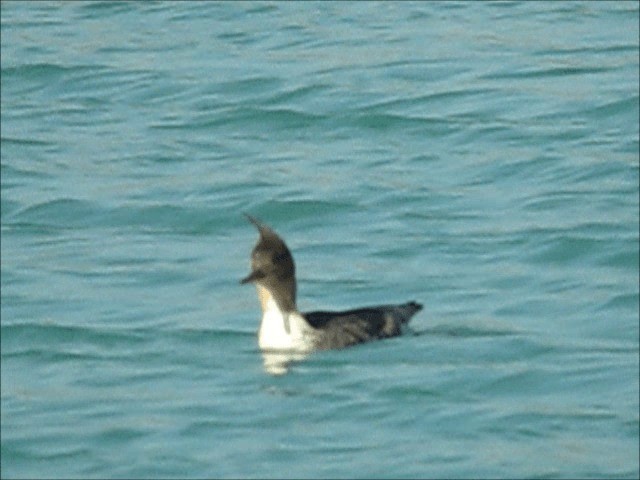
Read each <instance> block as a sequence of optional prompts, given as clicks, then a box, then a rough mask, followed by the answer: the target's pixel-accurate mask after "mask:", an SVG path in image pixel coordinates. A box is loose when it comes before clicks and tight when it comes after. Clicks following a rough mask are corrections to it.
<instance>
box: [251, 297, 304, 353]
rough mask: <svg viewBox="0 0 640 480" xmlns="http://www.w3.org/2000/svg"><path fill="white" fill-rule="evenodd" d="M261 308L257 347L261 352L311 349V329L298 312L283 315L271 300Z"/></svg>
mask: <svg viewBox="0 0 640 480" xmlns="http://www.w3.org/2000/svg"><path fill="white" fill-rule="evenodd" d="M263 307H264V308H263V312H262V322H260V330H259V331H258V345H259V346H260V348H261V349H262V350H296V351H302V352H306V351H309V350H311V349H312V348H313V345H312V343H311V337H310V335H311V334H312V327H311V326H309V324H308V323H307V321H306V320H305V319H304V318H302V316H301V315H300V314H299V313H298V312H290V313H287V314H283V313H282V312H281V311H280V309H279V308H278V305H277V304H276V302H275V301H274V300H273V298H269V299H268V301H266V302H265V304H263Z"/></svg>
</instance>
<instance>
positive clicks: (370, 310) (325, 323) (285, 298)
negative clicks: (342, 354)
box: [240, 215, 422, 352]
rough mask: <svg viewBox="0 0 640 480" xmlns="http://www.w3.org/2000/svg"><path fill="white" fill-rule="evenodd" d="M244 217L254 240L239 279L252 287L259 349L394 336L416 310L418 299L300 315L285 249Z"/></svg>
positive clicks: (309, 347) (323, 346)
mask: <svg viewBox="0 0 640 480" xmlns="http://www.w3.org/2000/svg"><path fill="white" fill-rule="evenodd" d="M246 217H247V218H248V219H249V221H250V222H251V223H253V225H255V226H256V228H257V229H258V232H259V233H260V238H259V239H258V243H257V244H256V246H255V247H254V249H253V251H252V252H251V273H250V274H249V275H248V276H247V277H246V278H244V279H242V280H241V281H240V283H241V284H246V283H253V284H255V286H256V289H257V291H258V298H259V299H260V305H261V307H262V320H261V322H260V328H259V330H258V345H259V346H260V349H261V350H263V351H297V352H312V351H316V350H328V349H335V348H343V347H348V346H351V345H355V344H359V343H363V342H368V341H371V340H377V339H382V338H388V337H395V336H397V335H400V334H401V333H402V327H403V326H404V325H406V324H407V323H408V322H409V320H410V319H411V317H412V316H413V315H414V314H415V313H416V312H418V311H420V310H422V305H420V304H419V303H416V302H408V303H405V304H399V305H379V306H374V307H364V308H357V309H354V310H347V311H317V312H309V313H301V312H300V311H298V308H297V306H296V272H295V264H294V262H293V257H292V255H291V252H290V251H289V248H288V247H287V245H286V244H285V243H284V241H283V240H282V238H280V236H278V234H277V233H276V232H275V231H273V230H272V229H271V228H270V227H268V226H267V225H265V224H264V223H262V222H261V221H259V220H258V219H256V218H254V217H252V216H251V215H246Z"/></svg>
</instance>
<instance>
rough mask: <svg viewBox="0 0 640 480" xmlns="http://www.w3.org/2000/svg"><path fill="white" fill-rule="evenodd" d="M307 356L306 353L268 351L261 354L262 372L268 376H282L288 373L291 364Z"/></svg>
mask: <svg viewBox="0 0 640 480" xmlns="http://www.w3.org/2000/svg"><path fill="white" fill-rule="evenodd" d="M308 356H309V354H308V353H302V352H294V351H273V350H272V351H269V350H265V351H263V352H262V360H263V362H264V370H265V372H267V373H268V374H270V375H284V374H285V373H287V372H288V371H289V366H290V365H291V364H292V363H297V362H300V361H302V360H304V359H305V358H307V357H308Z"/></svg>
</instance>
